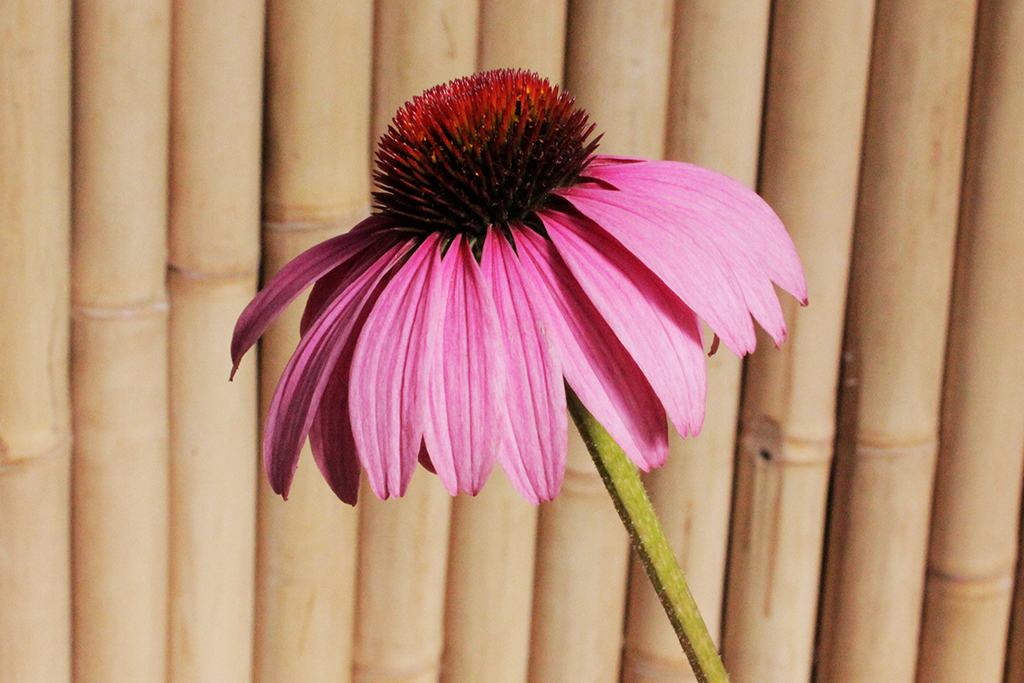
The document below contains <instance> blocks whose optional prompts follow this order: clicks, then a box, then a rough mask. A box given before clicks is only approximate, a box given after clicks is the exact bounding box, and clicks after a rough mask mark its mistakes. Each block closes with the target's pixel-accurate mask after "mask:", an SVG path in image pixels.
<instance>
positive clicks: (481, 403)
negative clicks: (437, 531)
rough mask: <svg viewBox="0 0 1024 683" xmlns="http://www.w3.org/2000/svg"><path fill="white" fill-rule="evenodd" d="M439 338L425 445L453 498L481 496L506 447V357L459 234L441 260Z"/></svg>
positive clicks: (480, 281) (477, 269)
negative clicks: (504, 445) (468, 495)
mask: <svg viewBox="0 0 1024 683" xmlns="http://www.w3.org/2000/svg"><path fill="white" fill-rule="evenodd" d="M440 282H441V285H442V292H443V294H441V295H440V300H441V303H442V306H443V310H442V311H441V312H440V316H439V320H440V322H441V327H440V334H439V335H437V336H432V338H431V339H432V341H434V345H433V348H431V349H429V350H428V351H427V353H428V354H429V356H430V358H431V365H430V367H431V372H430V379H429V386H430V418H429V419H428V420H427V423H426V425H425V429H424V433H423V441H424V443H425V444H426V447H427V452H428V453H429V454H430V462H431V464H432V465H433V468H434V471H435V472H436V473H437V476H438V477H439V478H440V479H441V482H442V483H443V484H444V486H445V488H446V489H448V492H449V493H451V494H452V495H455V494H456V493H458V492H459V490H460V489H461V490H463V491H466V492H467V493H469V494H471V495H476V494H477V493H479V492H480V489H481V488H483V485H484V482H486V481H487V477H488V476H489V475H490V473H491V470H492V469H493V468H494V463H495V460H496V459H497V457H498V450H499V448H501V446H502V444H503V443H504V441H505V431H506V428H507V426H508V423H507V422H506V421H505V420H504V419H503V418H504V410H505V374H506V370H505V353H504V348H503V347H502V346H501V337H500V334H501V332H500V328H499V325H498V318H497V314H496V313H495V310H494V302H493V301H492V300H491V296H490V293H489V292H488V290H487V284H486V283H485V282H484V279H483V274H482V273H481V272H480V266H479V265H478V264H477V262H476V258H475V257H474V256H473V252H472V250H471V247H470V244H469V242H468V241H467V240H465V239H463V237H462V235H456V236H455V239H454V240H453V241H452V243H451V245H450V246H449V247H448V252H447V254H445V256H444V258H443V260H442V261H441V275H440Z"/></svg>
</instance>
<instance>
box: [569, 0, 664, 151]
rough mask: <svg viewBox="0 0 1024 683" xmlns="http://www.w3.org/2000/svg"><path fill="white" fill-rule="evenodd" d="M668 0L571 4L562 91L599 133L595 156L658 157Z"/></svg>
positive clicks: (591, 0)
mask: <svg viewBox="0 0 1024 683" xmlns="http://www.w3.org/2000/svg"><path fill="white" fill-rule="evenodd" d="M672 13H673V3H672V2H671V0H643V1H642V2H628V1H627V0H571V1H570V2H569V16H568V19H567V24H566V32H567V36H566V63H565V71H566V89H567V90H568V91H569V92H570V93H571V94H573V95H574V96H575V97H576V101H577V103H578V104H579V105H580V106H582V107H583V108H584V109H586V110H587V111H588V112H589V114H590V120H591V122H592V123H595V124H597V132H598V133H603V134H604V137H603V138H602V139H601V146H600V147H599V148H598V153H599V154H620V155H621V154H628V155H633V156H637V157H641V158H644V159H661V158H662V157H663V155H664V153H665V117H666V113H667V109H668V82H669V69H670V65H671V54H672V48H671V42H672V16H673V14H672Z"/></svg>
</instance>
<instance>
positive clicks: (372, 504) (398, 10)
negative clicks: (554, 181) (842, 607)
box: [353, 0, 479, 683]
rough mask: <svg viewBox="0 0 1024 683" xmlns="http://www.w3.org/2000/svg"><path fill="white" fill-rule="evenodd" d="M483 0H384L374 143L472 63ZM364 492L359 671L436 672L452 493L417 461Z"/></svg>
mask: <svg viewBox="0 0 1024 683" xmlns="http://www.w3.org/2000/svg"><path fill="white" fill-rule="evenodd" d="M478 10H479V8H478V5H477V3H476V2H466V3H461V2H455V0H414V1H411V2H410V1H408V0H383V1H380V2H377V3H376V7H375V28H374V82H373V119H372V123H371V126H372V130H373V134H374V137H373V145H374V147H376V141H377V139H378V138H379V136H380V135H381V133H383V132H384V131H385V130H386V129H387V125H388V124H389V123H390V121H391V119H392V117H393V116H394V114H395V112H396V111H397V110H398V108H399V107H401V106H402V105H403V104H404V103H405V102H407V101H410V100H412V98H413V97H415V96H416V95H419V94H420V93H421V92H422V91H423V90H425V89H426V88H429V87H431V86H434V85H437V84H440V83H443V82H446V81H448V80H451V79H453V78H458V77H461V76H467V75H469V74H471V73H472V72H473V70H474V68H475V66H476V48H477V20H478ZM360 498H361V502H360V503H359V506H360V508H361V509H360V513H359V570H358V588H357V601H356V641H355V653H354V658H355V665H354V673H353V680H355V681H357V682H358V683H378V682H390V681H396V682H397V681H402V682H403V683H405V682H406V681H408V682H409V683H419V682H421V681H422V682H429V681H437V680H438V676H439V673H440V663H441V651H442V647H443V639H444V630H443V625H442V623H443V618H444V602H445V574H446V571H447V560H448V531H449V515H450V511H451V497H450V496H449V495H448V493H447V492H446V491H445V490H444V487H442V486H441V483H440V481H438V479H437V477H435V476H433V475H431V474H429V473H427V472H426V471H418V472H416V473H415V475H414V476H413V478H412V483H411V484H410V485H409V488H408V490H407V492H406V494H405V497H404V498H402V499H398V500H387V501H380V500H377V499H376V498H375V497H374V496H373V494H372V493H371V492H370V490H369V487H368V485H366V482H365V481H364V482H363V494H362V495H361V496H360Z"/></svg>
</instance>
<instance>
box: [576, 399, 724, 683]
mask: <svg viewBox="0 0 1024 683" xmlns="http://www.w3.org/2000/svg"><path fill="white" fill-rule="evenodd" d="M566 397H567V399H568V404H569V413H570V414H571V415H572V418H573V420H574V421H575V422H576V427H577V428H579V430H580V434H582V435H583V441H584V442H585V443H586V444H587V450H589V451H590V455H591V457H592V458H593V459H594V464H595V465H597V470H598V472H600V473H601V479H602V480H603V481H604V485H605V487H606V488H607V489H608V493H609V494H611V497H612V500H613V501H614V502H615V509H616V510H618V511H619V517H621V518H622V523H623V524H625V525H626V530H627V531H629V537H630V539H631V540H632V541H633V547H634V548H635V549H636V552H637V554H638V555H639V556H640V560H641V562H643V565H644V569H645V570H647V576H648V577H649V578H650V579H651V583H652V584H654V590H655V592H656V593H657V594H658V598H659V599H660V600H661V605H662V607H664V608H665V613H666V614H668V620H669V621H670V622H671V623H672V628H673V629H675V632H676V636H677V637H678V638H679V643H680V645H682V646H683V651H684V652H685V653H686V657H687V659H689V660H690V665H691V666H692V667H693V672H694V674H696V676H697V680H698V681H700V683H728V681H729V676H728V674H726V673H725V667H724V666H723V665H722V659H721V658H720V657H719V656H718V650H717V649H716V648H715V643H714V641H713V640H712V639H711V634H710V633H708V627H707V626H706V625H705V624H704V619H703V618H701V616H700V611H699V610H698V609H697V603H696V602H694V600H693V595H691V594H690V589H689V587H688V586H687V585H686V578H685V577H684V576H683V570H682V569H680V567H679V562H678V561H677V560H676V556H675V554H674V553H673V552H672V548H671V547H670V546H669V544H668V539H667V538H665V532H664V531H662V528H661V524H659V523H658V517H657V516H656V515H655V514H654V507H653V506H652V505H651V501H650V499H648V498H647V491H645V490H644V485H643V484H642V483H641V482H640V474H639V472H637V470H636V466H635V465H633V463H632V462H630V460H629V458H627V457H626V454H625V453H623V452H622V449H621V448H619V446H618V444H616V443H615V441H614V440H613V439H612V437H611V436H610V435H609V434H608V432H607V431H605V428H604V427H602V426H601V424H600V423H599V422H598V421H597V420H596V419H594V416H593V415H591V414H590V411H588V410H587V409H586V407H584V405H583V404H582V403H580V400H579V399H578V398H577V397H576V395H575V394H574V393H573V392H572V390H571V389H569V387H568V386H566Z"/></svg>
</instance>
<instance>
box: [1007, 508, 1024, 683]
mask: <svg viewBox="0 0 1024 683" xmlns="http://www.w3.org/2000/svg"><path fill="white" fill-rule="evenodd" d="M1022 531H1024V524H1019V528H1018V538H1017V543H1018V549H1017V567H1016V572H1015V579H1014V587H1013V601H1012V604H1011V607H1010V628H1009V633H1008V634H1007V637H1006V641H1007V642H1006V667H1005V676H1004V680H1005V681H1006V683H1017V681H1021V680H1024V562H1022V561H1021V559H1022V556H1021V553H1020V545H1021V543H1022V542H1024V539H1022V538H1021V536H1020V534H1021V532H1022Z"/></svg>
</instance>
